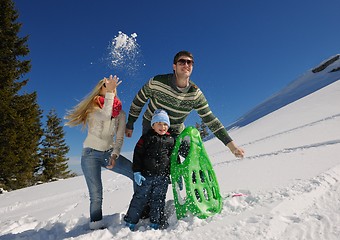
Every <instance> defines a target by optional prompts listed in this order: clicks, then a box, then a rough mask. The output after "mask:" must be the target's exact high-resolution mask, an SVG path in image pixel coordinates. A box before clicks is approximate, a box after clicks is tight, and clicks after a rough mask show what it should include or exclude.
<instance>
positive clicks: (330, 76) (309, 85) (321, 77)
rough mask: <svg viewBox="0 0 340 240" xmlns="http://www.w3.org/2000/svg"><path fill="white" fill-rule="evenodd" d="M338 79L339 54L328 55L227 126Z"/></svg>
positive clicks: (240, 123)
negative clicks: (328, 56) (325, 58)
mask: <svg viewBox="0 0 340 240" xmlns="http://www.w3.org/2000/svg"><path fill="white" fill-rule="evenodd" d="M338 79H340V54H337V55H335V56H332V57H330V58H329V59H327V60H325V61H323V62H322V63H320V64H319V65H318V66H316V67H315V68H313V69H310V70H309V71H307V72H306V73H305V74H303V75H302V76H300V77H299V78H297V79H296V80H294V81H293V82H291V83H290V84H289V85H288V86H287V87H285V88H283V89H282V90H281V91H279V92H278V93H276V94H274V95H273V96H271V97H270V98H268V99H267V100H266V101H264V102H263V103H261V104H259V105H258V106H256V107H255V108H254V109H252V110H251V111H249V112H248V113H246V114H245V115H243V116H242V117H241V118H240V119H238V120H237V121H236V122H234V123H232V124H231V125H229V126H227V129H231V128H233V127H242V126H245V125H247V124H249V123H251V122H253V121H255V120H256V119H259V118H261V117H263V116H265V115H267V114H269V113H271V112H273V111H275V110H277V109H279V108H281V107H283V106H285V105H287V104H289V103H292V102H294V101H296V100H297V99H300V98H302V97H304V96H307V95H308V94H310V93H312V92H315V91H317V90H319V89H321V88H323V87H325V86H327V85H328V84H330V83H332V82H335V81H337V80H338ZM273 81H275V79H273Z"/></svg>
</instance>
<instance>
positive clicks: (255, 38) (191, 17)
mask: <svg viewBox="0 0 340 240" xmlns="http://www.w3.org/2000/svg"><path fill="white" fill-rule="evenodd" d="M14 2H15V6H16V8H17V10H18V12H19V22H21V23H23V26H22V28H21V33H20V34H21V35H22V36H25V35H29V41H28V46H29V49H30V54H29V56H28V57H27V58H28V59H30V60H32V69H31V72H30V73H29V74H27V75H26V77H27V78H29V79H30V81H29V83H28V85H27V86H26V87H25V89H24V90H25V91H28V92H31V91H37V93H38V103H39V105H40V106H41V108H42V110H44V114H47V113H48V111H49V110H50V109H52V108H54V109H56V110H57V113H58V115H59V116H60V117H63V116H64V115H65V113H66V111H67V110H68V109H71V108H72V107H73V106H74V105H75V104H77V101H78V100H81V99H82V98H83V97H84V96H85V95H86V94H87V93H88V92H90V90H91V89H92V88H93V87H94V85H95V84H96V83H97V81H98V80H99V79H101V78H102V77H104V76H109V75H110V74H117V75H118V76H119V77H120V79H122V80H123V83H122V84H121V86H120V87H119V96H120V98H121V100H122V101H123V109H124V110H125V111H126V112H128V110H129V107H130V104H131V101H132V99H133V97H134V96H135V94H136V93H137V91H138V90H139V89H140V88H141V87H142V85H143V84H144V83H145V82H146V81H147V80H148V79H149V78H151V77H152V76H154V75H157V74H163V73H169V72H172V60H173V57H174V55H175V54H176V53H177V52H178V51H180V50H188V51H190V52H192V53H193V55H194V57H195V66H194V71H193V75H192V80H193V81H194V82H195V83H196V84H197V85H198V86H199V87H200V88H201V89H202V91H203V92H204V94H205V96H206V98H207V99H208V101H209V105H210V107H211V109H212V110H213V112H214V114H215V115H216V116H217V117H218V118H219V119H220V120H221V121H222V123H224V125H226V126H227V125H229V124H230V123H232V122H233V121H235V120H236V119H237V118H238V117H240V116H241V115H243V114H244V113H246V112H248V111H249V110H251V109H252V108H253V107H255V106H256V105H257V104H259V103H261V102H262V101H264V100H266V99H267V98H268V97H270V96H271V95H272V94H274V93H275V92H277V91H279V90H280V89H281V88H283V87H285V86H286V85H287V84H288V83H289V82H291V81H293V80H294V79H296V78H297V77H299V76H300V75H301V74H303V73H304V72H305V71H307V70H309V69H311V68H313V67H314V66H316V65H317V64H319V63H320V62H321V61H323V60H325V59H327V58H329V57H331V56H333V55H335V54H338V53H339V39H340V32H339V31H338V23H339V22H340V14H339V9H340V1H337V0H327V1H324V0H323V1H321V0H320V1H316V0H299V1H296V0H285V1H273V0H263V1H259V0H258V1H253V0H246V1H229V0H225V1H222V0H221V1H199V0H196V1H195V0H187V1H177V0H175V1H139V0H136V1H129V0H126V1H112V0H98V1H90V0H72V1H70V0H67V1H66V0H59V1H46V0H44V1H43V0H32V1H27V0H15V1H14ZM119 31H122V32H123V33H125V34H127V35H131V34H133V33H136V34H137V35H138V36H137V42H138V44H139V47H140V62H141V66H140V67H139V68H138V70H137V71H136V72H135V73H133V74H131V73H128V72H127V70H126V69H125V70H124V69H115V68H113V67H112V66H111V65H110V62H109V61H108V60H107V59H106V58H107V56H108V53H109V51H108V49H107V47H108V46H109V44H110V42H111V41H112V39H113V38H114V37H115V36H117V35H118V32H119ZM140 119H141V118H140ZM140 119H139V120H138V121H137V123H136V125H135V131H134V136H133V138H131V139H126V140H125V144H124V148H123V151H132V150H133V147H134V145H135V143H136V141H137V140H138V138H139V137H140V132H141V131H140V128H141V121H140ZM196 121H200V120H199V118H198V117H197V114H196V113H195V112H193V113H192V114H191V115H190V117H189V118H188V120H187V122H186V123H187V125H191V124H194V123H195V122H196ZM65 132H66V136H65V138H66V142H67V144H68V145H69V146H70V148H71V149H70V152H69V157H71V158H77V157H78V158H79V155H80V153H81V148H82V142H83V140H84V138H85V136H86V132H82V131H81V129H80V128H69V127H65ZM235 141H236V142H237V139H235Z"/></svg>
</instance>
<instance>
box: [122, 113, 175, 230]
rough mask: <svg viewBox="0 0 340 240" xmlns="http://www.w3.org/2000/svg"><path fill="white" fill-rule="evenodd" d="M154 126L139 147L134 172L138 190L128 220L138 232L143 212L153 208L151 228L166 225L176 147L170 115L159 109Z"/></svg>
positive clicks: (144, 135)
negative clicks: (171, 167)
mask: <svg viewBox="0 0 340 240" xmlns="http://www.w3.org/2000/svg"><path fill="white" fill-rule="evenodd" d="M151 127H152V129H150V130H149V131H148V132H147V133H146V134H143V135H142V136H141V138H140V139H139V141H138V142H137V144H136V147H135V149H134V154H133V165H132V169H133V172H134V180H135V182H136V183H137V185H138V186H137V187H136V189H135V192H134V194H133V197H132V200H131V202H130V206H129V209H128V211H127V213H126V215H125V217H124V220H125V222H126V225H127V226H128V227H129V228H130V229H131V230H135V226H136V224H137V223H138V221H139V219H140V218H141V215H142V212H143V209H144V207H145V206H146V205H148V204H149V205H150V223H151V224H150V227H151V228H153V229H159V228H161V227H163V226H164V224H165V223H164V207H165V198H166V193H167V191H168V184H169V182H170V155H171V152H172V150H173V147H174V145H175V140H174V138H173V137H172V136H171V135H170V134H169V132H168V129H169V127H170V120H169V116H168V114H167V113H166V112H165V111H164V110H161V109H157V110H155V112H154V115H153V117H152V120H151Z"/></svg>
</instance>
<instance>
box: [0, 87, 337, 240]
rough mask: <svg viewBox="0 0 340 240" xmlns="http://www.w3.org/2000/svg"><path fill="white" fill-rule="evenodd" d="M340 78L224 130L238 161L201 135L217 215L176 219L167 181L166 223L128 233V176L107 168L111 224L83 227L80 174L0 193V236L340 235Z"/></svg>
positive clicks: (85, 206)
mask: <svg viewBox="0 0 340 240" xmlns="http://www.w3.org/2000/svg"><path fill="white" fill-rule="evenodd" d="M339 101H340V81H333V83H331V84H328V85H327V86H325V87H323V88H320V89H319V90H317V91H314V92H313V93H311V94H309V95H306V96H304V97H302V98H300V99H298V100H296V101H294V102H292V103H290V104H287V105H285V106H284V107H281V108H279V109H277V110H276V111H273V112H271V113H270V114H268V115H266V116H264V117H262V118H259V119H257V120H256V121H253V122H251V123H250V124H248V125H246V126H243V127H239V128H237V129H233V130H230V134H231V136H232V137H233V138H234V139H235V140H237V143H238V144H240V145H241V146H242V147H243V148H244V149H245V151H246V157H245V158H244V159H241V160H240V159H236V158H234V157H233V155H232V154H231V153H230V152H229V151H228V149H227V148H226V147H225V146H223V145H222V143H220V141H219V140H218V139H211V140H209V141H207V142H205V147H206V150H207V152H208V154H209V156H210V160H211V162H212V163H213V166H214V169H215V172H216V175H217V179H218V182H219V185H220V190H221V194H222V195H223V196H227V195H228V194H229V193H231V192H242V193H244V194H246V196H242V197H235V198H225V199H224V201H223V203H224V204H223V210H222V212H221V213H220V214H218V215H215V216H213V217H211V218H208V219H205V220H201V219H197V218H195V217H187V218H185V219H182V220H177V219H176V216H175V213H174V206H173V195H172V192H171V188H169V192H168V195H167V213H168V214H170V217H169V223H170V226H169V228H168V229H166V230H158V231H154V230H147V229H145V228H144V227H143V226H141V227H140V229H139V231H136V232H131V231H130V230H129V229H127V228H124V227H123V225H122V224H121V222H120V216H121V213H124V212H125V211H126V210H127V207H128V204H129V202H130V200H131V197H132V183H131V181H130V180H129V179H127V178H125V177H123V176H120V175H117V174H114V173H112V172H109V171H103V183H104V204H103V213H104V215H105V217H104V219H105V221H106V222H107V225H108V228H107V229H103V230H97V231H90V230H89V229H88V221H89V195H88V192H87V188H86V185H85V181H84V178H83V176H79V177H75V178H72V179H68V180H63V181H58V182H52V183H48V184H43V185H39V186H34V187H30V188H26V189H21V190H17V191H13V192H8V193H4V194H0V239H1V240H9V239H11V240H12V239H44V240H45V239H103V240H105V239H186V240H187V239H195V240H199V239H204V240H206V239H223V240H225V239H228V240H230V239H231V240H233V239H240V240H246V239H252V240H257V239H258V240H265V239H308V240H313V239H315V240H320V239H331V240H337V239H339V236H340V215H339V212H340V158H339V152H340V135H339V133H340V108H339V104H338V103H339Z"/></svg>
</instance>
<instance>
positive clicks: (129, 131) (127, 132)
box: [125, 128, 133, 138]
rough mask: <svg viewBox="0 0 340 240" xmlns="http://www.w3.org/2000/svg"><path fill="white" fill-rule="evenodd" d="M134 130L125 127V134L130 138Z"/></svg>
mask: <svg viewBox="0 0 340 240" xmlns="http://www.w3.org/2000/svg"><path fill="white" fill-rule="evenodd" d="M132 132H133V130H131V129H127V128H126V129H125V136H126V137H128V138H130V137H132Z"/></svg>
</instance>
